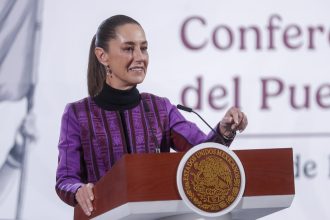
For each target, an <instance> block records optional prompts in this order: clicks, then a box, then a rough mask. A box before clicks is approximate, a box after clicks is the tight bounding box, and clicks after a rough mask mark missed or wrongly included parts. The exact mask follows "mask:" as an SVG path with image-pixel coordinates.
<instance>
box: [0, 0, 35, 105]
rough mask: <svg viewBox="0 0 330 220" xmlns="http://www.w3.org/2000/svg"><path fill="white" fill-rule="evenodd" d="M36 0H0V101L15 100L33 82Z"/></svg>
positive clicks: (25, 93)
mask: <svg viewBox="0 0 330 220" xmlns="http://www.w3.org/2000/svg"><path fill="white" fill-rule="evenodd" d="M37 1H38V0H0V102H1V101H18V100H20V99H22V98H24V97H26V96H27V95H28V93H29V92H30V90H31V88H33V86H34V84H35V83H36V74H35V72H36V71H35V70H34V67H35V64H34V62H35V59H34V58H35V57H34V56H36V54H35V53H34V49H35V43H36V42H35V37H36V30H37V29H38V23H37V22H36V20H37V19H36V15H37V11H36V10H38V8H37V7H36V6H37Z"/></svg>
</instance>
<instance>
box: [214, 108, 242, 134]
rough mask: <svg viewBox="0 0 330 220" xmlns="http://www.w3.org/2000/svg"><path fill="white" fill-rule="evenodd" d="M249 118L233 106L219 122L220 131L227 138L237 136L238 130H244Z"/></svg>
mask: <svg viewBox="0 0 330 220" xmlns="http://www.w3.org/2000/svg"><path fill="white" fill-rule="evenodd" d="M247 124H248V120H247V117H246V115H245V114H244V113H243V112H241V110H239V109H238V108H236V107H231V108H230V109H229V110H228V111H227V112H226V114H225V116H224V117H223V119H222V120H221V121H220V123H219V130H220V133H221V134H222V135H223V136H224V137H225V138H227V139H231V138H234V137H235V134H236V131H239V132H242V131H244V129H245V128H246V126H247Z"/></svg>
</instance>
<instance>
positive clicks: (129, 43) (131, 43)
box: [124, 41, 148, 46]
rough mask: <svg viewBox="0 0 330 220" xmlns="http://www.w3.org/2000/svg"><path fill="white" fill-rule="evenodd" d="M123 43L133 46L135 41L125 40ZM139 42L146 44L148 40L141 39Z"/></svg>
mask: <svg viewBox="0 0 330 220" xmlns="http://www.w3.org/2000/svg"><path fill="white" fill-rule="evenodd" d="M124 44H127V45H131V46H134V45H135V42H133V41H127V42H124ZM141 44H148V41H142V42H141Z"/></svg>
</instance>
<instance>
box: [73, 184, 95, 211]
mask: <svg viewBox="0 0 330 220" xmlns="http://www.w3.org/2000/svg"><path fill="white" fill-rule="evenodd" d="M93 187H94V184H93V183H88V184H84V185H82V186H81V187H80V188H79V189H78V190H77V192H76V200H77V202H78V204H79V205H80V207H81V209H82V210H83V211H84V212H85V214H86V215H88V216H90V215H91V213H92V211H93V204H92V201H93V200H94V193H93Z"/></svg>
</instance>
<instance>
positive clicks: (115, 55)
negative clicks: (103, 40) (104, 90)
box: [104, 24, 149, 89]
mask: <svg viewBox="0 0 330 220" xmlns="http://www.w3.org/2000/svg"><path fill="white" fill-rule="evenodd" d="M116 34H117V37H116V38H115V39H111V40H110V41H109V45H108V46H109V48H108V52H104V53H105V56H106V58H107V59H106V64H107V65H108V66H109V68H110V70H111V74H110V75H107V78H106V82H107V83H108V84H109V85H111V86H112V87H113V88H116V89H129V88H132V87H133V86H135V85H136V84H139V83H142V82H143V80H144V77H145V76H146V72H147V67H148V61H149V56H148V42H147V40H146V36H145V34H144V31H143V29H142V28H141V27H140V26H139V25H137V24H125V25H122V26H119V27H117V29H116Z"/></svg>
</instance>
